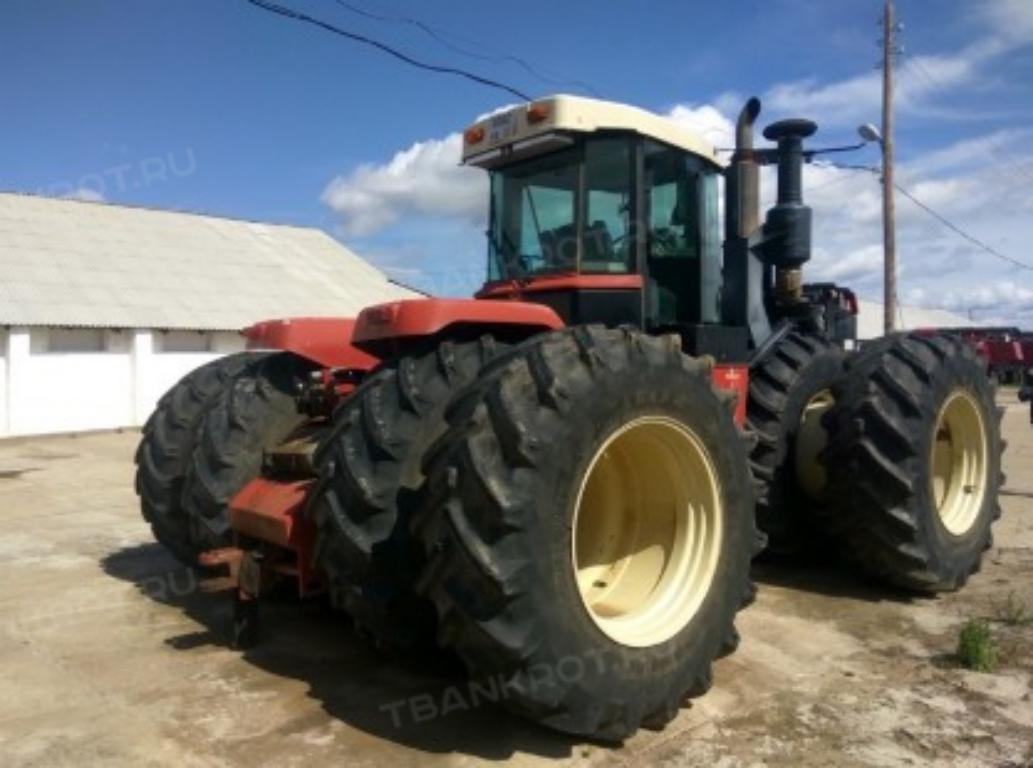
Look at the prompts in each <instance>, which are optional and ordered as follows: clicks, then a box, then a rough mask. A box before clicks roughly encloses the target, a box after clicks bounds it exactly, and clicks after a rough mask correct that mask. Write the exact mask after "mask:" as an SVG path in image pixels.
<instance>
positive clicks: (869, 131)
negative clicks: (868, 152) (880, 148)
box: [857, 123, 882, 144]
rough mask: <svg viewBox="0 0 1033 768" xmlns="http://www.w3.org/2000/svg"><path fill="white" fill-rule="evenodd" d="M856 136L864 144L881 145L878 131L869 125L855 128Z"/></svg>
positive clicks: (880, 135)
mask: <svg viewBox="0 0 1033 768" xmlns="http://www.w3.org/2000/svg"><path fill="white" fill-rule="evenodd" d="M857 134H858V136H860V137H861V138H862V139H864V141H865V143H868V142H873V141H875V142H878V143H879V144H882V134H881V133H879V129H878V128H876V127H875V126H874V125H872V124H871V123H865V124H864V125H859V126H857Z"/></svg>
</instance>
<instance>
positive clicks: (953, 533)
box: [824, 334, 1004, 592]
mask: <svg viewBox="0 0 1033 768" xmlns="http://www.w3.org/2000/svg"><path fill="white" fill-rule="evenodd" d="M833 397H834V398H835V406H834V407H833V409H832V410H831V411H830V412H829V414H828V415H827V416H826V424H827V426H828V430H829V445H828V448H827V450H826V453H825V459H824V461H825V463H826V466H827V468H828V475H829V495H830V498H833V499H834V500H835V506H834V507H831V506H830V508H829V510H828V512H829V518H828V522H829V526H830V528H831V529H832V530H833V531H834V532H835V533H836V535H837V537H838V538H839V539H840V541H841V543H842V545H843V548H844V551H845V554H846V555H847V556H848V557H849V558H850V559H852V560H853V561H855V562H856V563H857V564H858V565H859V566H860V567H861V568H862V569H863V570H865V571H867V572H868V573H869V574H871V575H873V576H875V577H877V578H879V579H881V580H883V581H886V582H888V583H891V584H894V585H897V586H900V587H904V588H906V589H909V590H915V591H919V592H938V591H944V590H954V589H958V588H960V587H961V586H962V585H964V583H965V582H966V580H967V579H968V577H969V576H970V575H971V574H972V573H974V572H975V571H977V570H978V569H979V565H980V561H981V558H982V555H983V552H984V551H985V550H986V549H988V548H989V547H990V546H991V542H992V537H991V531H990V528H991V525H992V524H993V522H994V520H996V519H997V518H998V517H1000V514H1001V513H1000V506H999V505H998V498H997V495H998V491H999V490H1000V487H1001V484H1002V483H1003V480H1004V478H1003V476H1002V474H1001V452H1002V450H1003V448H1004V443H1003V441H1002V440H1001V433H1000V418H1001V411H1000V410H999V409H998V408H997V406H996V404H995V401H994V387H993V384H992V383H991V382H990V381H989V379H988V378H987V375H986V369H985V367H984V364H983V363H981V362H980V361H979V359H978V358H977V357H976V355H975V353H974V352H973V351H972V349H971V347H969V345H967V344H966V343H965V342H963V341H962V340H960V339H955V338H953V337H950V336H927V335H920V334H902V335H894V336H890V337H887V338H885V339H881V340H879V341H877V342H874V343H873V344H872V345H870V346H869V347H868V348H866V349H865V350H863V351H862V352H860V353H859V354H857V355H856V356H853V357H852V358H850V359H849V360H848V364H847V373H846V375H845V376H844V377H843V379H842V381H841V382H840V383H839V384H838V385H836V386H835V387H833Z"/></svg>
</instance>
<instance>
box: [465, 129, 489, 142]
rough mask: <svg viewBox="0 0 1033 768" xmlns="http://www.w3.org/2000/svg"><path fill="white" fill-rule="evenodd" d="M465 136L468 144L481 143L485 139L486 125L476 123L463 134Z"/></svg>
mask: <svg viewBox="0 0 1033 768" xmlns="http://www.w3.org/2000/svg"><path fill="white" fill-rule="evenodd" d="M463 138H464V139H465V140H466V143H467V144H480V143H481V142H482V141H484V127H483V126H480V125H475V126H474V127H473V128H468V129H467V131H466V133H465V134H463Z"/></svg>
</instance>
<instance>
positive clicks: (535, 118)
mask: <svg viewBox="0 0 1033 768" xmlns="http://www.w3.org/2000/svg"><path fill="white" fill-rule="evenodd" d="M548 116H549V105H548V104H541V103H539V104H532V105H531V106H529V107H528V108H527V122H529V123H540V122H542V121H543V120H545V119H546V118H547V117H548Z"/></svg>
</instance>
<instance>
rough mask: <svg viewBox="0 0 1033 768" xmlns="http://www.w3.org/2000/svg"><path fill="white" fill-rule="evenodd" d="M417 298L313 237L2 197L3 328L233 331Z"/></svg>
mask: <svg viewBox="0 0 1033 768" xmlns="http://www.w3.org/2000/svg"><path fill="white" fill-rule="evenodd" d="M415 295H416V294H414V293H413V292H411V291H409V290H407V289H405V288H403V287H401V286H399V285H396V284H394V283H391V282H390V281H388V279H387V278H386V277H385V276H384V274H383V273H381V272H380V271H379V270H377V269H376V268H374V267H373V266H371V265H370V264H367V263H366V262H365V261H363V260H362V259H360V258H359V257H358V256H356V255H355V254H354V253H352V252H351V251H349V250H348V249H347V248H345V247H344V246H343V245H341V244H340V243H338V242H337V241H336V240H334V239H333V238H331V237H330V236H329V235H327V234H326V233H325V232H322V231H320V230H317V229H307V228H303V227H292V226H283V225H274V224H262V223H257V222H249V221H237V220H231V219H220V218H216V217H214V216H204V215H199V214H192V213H179V212H175V211H163V210H155V209H149V208H130V207H125V206H118V205H109V204H105V203H93V202H85V201H79V200H64V199H55V198H46V197H35V196H30V195H19V194H8V193H0V325H61V326H95V327H119V328H189V329H203V330H236V329H239V328H242V327H245V326H247V325H250V324H251V323H253V322H256V321H258V320H263V319H270V318H277V317H288V316H299V315H308V316H321V315H352V314H355V313H356V312H358V311H359V310H360V309H362V308H363V307H365V306H368V305H370V304H375V303H378V302H383V301H390V300H392V299H398V298H411V297H414V296H415Z"/></svg>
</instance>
